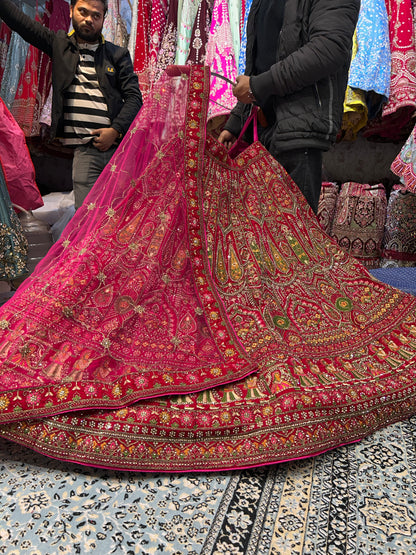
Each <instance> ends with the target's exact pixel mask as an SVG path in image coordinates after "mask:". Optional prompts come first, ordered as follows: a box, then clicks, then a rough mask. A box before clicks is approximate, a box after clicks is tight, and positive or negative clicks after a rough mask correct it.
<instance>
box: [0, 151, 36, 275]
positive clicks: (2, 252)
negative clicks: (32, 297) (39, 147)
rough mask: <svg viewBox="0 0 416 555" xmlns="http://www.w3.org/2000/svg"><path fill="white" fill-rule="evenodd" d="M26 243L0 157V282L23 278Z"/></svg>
mask: <svg viewBox="0 0 416 555" xmlns="http://www.w3.org/2000/svg"><path fill="white" fill-rule="evenodd" d="M27 253H28V242H27V238H26V235H25V233H24V231H23V228H22V225H21V223H20V220H19V218H18V217H17V215H16V212H15V211H14V208H13V206H12V202H11V200H10V196H9V192H8V190H7V185H6V178H5V175H4V171H3V167H2V164H1V157H0V280H2V281H12V280H15V279H17V278H21V277H25V276H26V275H27V274H28V272H29V270H28V266H27Z"/></svg>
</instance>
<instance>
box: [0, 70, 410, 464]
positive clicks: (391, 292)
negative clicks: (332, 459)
mask: <svg viewBox="0 0 416 555" xmlns="http://www.w3.org/2000/svg"><path fill="white" fill-rule="evenodd" d="M183 72H184V73H183ZM209 81H210V74H209V68H203V67H201V66H188V68H187V69H186V70H185V69H181V68H173V69H172V68H171V69H170V70H169V72H168V73H167V74H166V75H165V77H164V78H163V79H160V80H159V82H158V83H159V87H158V89H157V90H156V89H155V93H154V94H153V95H152V97H150V96H149V98H148V101H147V102H146V103H145V105H144V106H143V108H142V110H140V112H139V114H138V116H137V118H136V121H135V123H134V124H133V125H132V127H131V128H130V130H129V132H128V134H127V135H126V137H125V138H124V140H123V142H122V143H121V145H120V147H119V149H118V150H117V153H116V154H115V156H114V158H113V159H112V161H111V163H110V164H109V165H108V166H107V167H106V169H105V170H104V172H103V174H102V175H101V177H100V178H99V180H98V181H97V184H96V185H95V186H94V188H93V189H92V191H91V193H90V195H89V196H88V197H87V199H86V202H85V203H84V204H83V206H82V207H81V208H80V210H78V211H77V213H76V214H75V216H74V218H73V219H72V220H71V221H70V223H69V224H68V226H67V228H66V230H65V231H64V234H63V236H62V237H61V239H60V240H59V241H58V242H57V243H56V244H55V245H54V246H53V247H52V249H51V250H50V251H49V253H48V255H47V256H46V257H45V258H44V259H43V261H42V262H41V263H40V264H39V265H38V267H37V268H36V270H35V272H34V273H33V274H32V275H31V277H29V278H28V279H27V280H26V281H25V282H24V283H23V285H22V286H21V287H20V288H19V290H18V291H17V292H16V293H15V295H14V296H13V297H12V299H11V300H10V301H8V303H6V304H5V305H4V306H3V308H2V310H1V312H0V331H1V336H0V357H1V365H0V384H1V388H2V393H1V395H0V410H1V413H0V420H1V422H2V424H1V426H0V435H1V436H3V437H5V438H8V439H11V440H13V441H16V442H19V443H23V444H25V445H27V446H30V447H32V448H34V449H35V450H38V451H41V452H43V453H45V454H48V455H50V456H53V457H55V458H62V459H65V460H70V461H77V462H80V463H82V464H87V465H96V466H104V467H111V468H118V469H129V470H147V471H154V470H158V471H165V472H177V471H190V470H197V471H203V470H216V471H218V470H225V469H231V468H240V469H241V468H245V467H252V466H259V465H263V464H270V463H275V462H281V461H285V460H291V459H297V458H303V457H306V456H310V455H316V454H318V453H321V452H323V451H326V450H328V449H331V448H333V447H336V446H339V445H343V444H345V443H350V442H354V441H357V440H359V439H361V438H363V437H364V436H366V435H368V434H369V433H371V432H372V431H374V430H377V429H379V428H380V427H382V426H386V425H387V424H389V423H392V422H395V421H397V420H400V419H404V418H406V417H408V416H410V415H411V414H414V412H415V404H414V390H415V382H416V366H415V360H416V300H415V299H414V297H413V296H411V295H407V294H405V293H400V292H399V291H398V290H396V289H393V288H390V287H389V286H387V285H383V284H382V283H380V282H379V281H377V280H375V279H373V278H372V277H371V275H370V274H369V273H368V271H367V270H366V269H365V268H364V267H363V266H362V265H361V264H359V263H358V262H357V261H356V260H355V259H354V258H353V257H350V256H349V255H348V254H347V253H345V252H344V251H343V250H342V249H340V248H339V247H338V246H337V245H336V243H335V242H334V241H333V240H331V239H330V238H329V237H328V236H327V235H326V234H325V233H324V232H323V230H322V228H321V227H320V224H319V222H318V221H317V219H316V218H315V216H314V215H313V213H312V211H311V209H310V208H309V207H308V205H307V203H306V201H305V200H304V197H303V195H302V194H301V193H300V192H299V190H298V188H297V186H296V185H295V184H294V183H293V182H292V180H291V179H290V178H289V176H288V175H287V173H286V172H285V171H284V169H283V168H282V167H281V166H280V165H279V164H278V163H277V162H276V160H275V159H274V158H273V157H272V156H270V154H269V153H268V152H267V150H266V149H264V147H263V146H262V145H261V144H260V143H259V142H256V143H254V144H252V145H251V146H249V147H248V149H247V150H246V151H244V152H242V153H241V154H239V155H238V156H237V157H236V158H235V159H230V157H229V154H228V151H227V149H226V148H225V147H224V146H223V145H221V144H219V143H218V142H217V141H216V140H215V139H214V138H212V137H210V136H206V134H205V128H206V118H207V111H208V99H209V97H208V90H209ZM184 99H187V102H186V103H185V102H184Z"/></svg>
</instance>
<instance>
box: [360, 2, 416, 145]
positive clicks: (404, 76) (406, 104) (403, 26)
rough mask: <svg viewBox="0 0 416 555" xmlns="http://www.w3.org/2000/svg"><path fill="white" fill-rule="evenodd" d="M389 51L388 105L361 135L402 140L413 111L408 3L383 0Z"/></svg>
mask: <svg viewBox="0 0 416 555" xmlns="http://www.w3.org/2000/svg"><path fill="white" fill-rule="evenodd" d="M386 8H387V14H388V18H389V37H390V50H391V80H390V96H389V101H388V103H387V104H386V105H385V106H384V107H383V111H382V115H381V117H379V118H375V119H374V120H373V121H372V122H370V124H369V125H368V127H367V129H366V130H365V132H364V135H365V136H367V137H370V136H374V135H376V136H380V137H385V138H389V139H390V140H401V139H403V138H404V139H405V138H406V137H407V136H408V134H409V132H410V130H409V129H408V126H409V123H410V119H411V117H412V115H413V113H414V111H415V108H416V42H415V41H416V38H415V27H414V23H413V11H412V0H386Z"/></svg>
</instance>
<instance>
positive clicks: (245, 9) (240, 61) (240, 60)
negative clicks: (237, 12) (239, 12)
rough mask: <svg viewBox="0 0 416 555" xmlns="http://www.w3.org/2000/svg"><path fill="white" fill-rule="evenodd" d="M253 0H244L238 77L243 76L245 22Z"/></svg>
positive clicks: (245, 39)
mask: <svg viewBox="0 0 416 555" xmlns="http://www.w3.org/2000/svg"><path fill="white" fill-rule="evenodd" d="M252 2H253V0H246V2H245V4H244V6H245V7H244V20H243V27H242V31H241V44H240V55H239V59H238V73H239V75H244V70H245V68H246V46H247V20H248V15H249V13H250V8H251V4H252Z"/></svg>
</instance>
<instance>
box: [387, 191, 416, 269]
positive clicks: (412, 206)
mask: <svg viewBox="0 0 416 555" xmlns="http://www.w3.org/2000/svg"><path fill="white" fill-rule="evenodd" d="M381 266H382V267H383V268H389V267H412V266H416V194H414V193H412V192H410V191H408V190H405V189H403V188H402V187H401V186H400V185H396V186H394V188H393V191H392V192H391V193H390V197H389V202H388V206H387V217H386V226H385V231H384V241H383V259H382V264H381Z"/></svg>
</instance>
